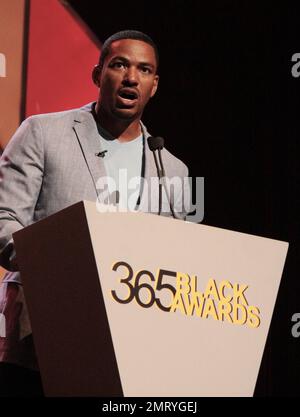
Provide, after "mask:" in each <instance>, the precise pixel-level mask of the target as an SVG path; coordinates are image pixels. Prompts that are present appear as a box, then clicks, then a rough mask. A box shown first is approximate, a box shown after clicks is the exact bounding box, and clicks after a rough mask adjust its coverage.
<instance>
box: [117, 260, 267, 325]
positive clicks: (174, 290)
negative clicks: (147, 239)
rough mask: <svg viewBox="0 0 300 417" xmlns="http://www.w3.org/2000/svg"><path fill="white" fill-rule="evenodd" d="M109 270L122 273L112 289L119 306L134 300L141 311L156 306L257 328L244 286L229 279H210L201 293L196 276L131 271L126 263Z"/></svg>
mask: <svg viewBox="0 0 300 417" xmlns="http://www.w3.org/2000/svg"><path fill="white" fill-rule="evenodd" d="M112 270H113V271H115V272H117V271H118V270H121V275H122V276H121V277H120V278H119V284H121V285H118V289H117V290H115V289H113V290H111V296H112V298H113V300H114V301H116V302H118V303H120V304H128V303H130V302H131V301H135V302H136V303H137V304H138V305H139V306H140V307H143V308H150V307H152V306H156V307H158V308H159V309H160V310H162V311H164V312H169V313H175V312H179V313H181V314H183V315H185V316H197V317H199V318H202V319H208V318H212V319H214V320H216V321H220V322H228V323H230V324H234V325H239V326H243V325H247V326H249V327H251V328H257V327H259V326H260V323H261V318H260V309H259V308H258V307H257V306H255V305H252V304H250V303H249V301H248V295H247V294H246V293H247V290H248V289H249V286H248V285H247V284H240V283H236V282H233V283H232V282H230V281H229V280H222V281H220V282H217V281H216V280H215V279H214V278H209V279H208V281H207V282H206V283H205V285H204V287H203V289H202V290H201V291H200V290H198V284H199V282H198V278H197V276H196V275H189V274H187V273H183V272H178V271H170V270H166V269H161V268H158V270H157V272H156V274H153V273H152V272H151V271H148V270H146V269H143V270H139V271H137V272H134V270H133V268H132V266H131V265H130V264H129V263H127V262H125V261H119V262H115V263H114V264H113V265H112ZM167 280H168V281H167ZM170 281H171V282H172V281H173V282H174V283H175V285H174V284H172V283H170ZM124 295H125V296H124ZM166 298H167V302H166Z"/></svg>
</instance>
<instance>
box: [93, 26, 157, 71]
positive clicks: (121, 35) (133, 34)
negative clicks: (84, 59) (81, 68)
mask: <svg viewBox="0 0 300 417" xmlns="http://www.w3.org/2000/svg"><path fill="white" fill-rule="evenodd" d="M120 39H134V40H138V41H143V42H145V43H148V44H149V45H151V46H152V48H153V49H154V53H155V58H156V70H157V69H158V64H159V55H158V49H157V46H156V44H155V43H154V41H153V40H152V39H151V38H150V36H148V35H146V34H145V33H143V32H140V31H138V30H122V31H121V32H117V33H114V34H113V35H111V36H110V37H109V38H107V39H106V41H105V42H104V43H103V45H102V48H101V54H100V58H99V64H98V65H99V68H100V69H102V67H103V64H104V61H105V58H106V57H107V55H108V54H109V49H110V45H111V44H112V43H113V42H115V41H118V40H120Z"/></svg>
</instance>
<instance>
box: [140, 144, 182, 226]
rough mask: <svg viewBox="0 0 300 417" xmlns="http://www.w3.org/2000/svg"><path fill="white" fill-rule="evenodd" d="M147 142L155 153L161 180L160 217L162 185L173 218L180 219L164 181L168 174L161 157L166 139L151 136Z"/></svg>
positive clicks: (159, 210) (159, 196) (159, 189)
mask: <svg viewBox="0 0 300 417" xmlns="http://www.w3.org/2000/svg"><path fill="white" fill-rule="evenodd" d="M147 141H148V146H149V149H150V151H152V152H153V156H154V161H155V165H156V170H157V175H158V178H159V186H158V207H159V208H158V215H159V216H160V214H161V205H162V184H163V186H164V189H165V192H166V196H167V199H168V203H169V207H170V210H171V213H172V217H173V218H174V219H178V217H177V216H176V215H175V212H174V208H173V203H172V202H171V199H170V196H169V193H168V190H167V187H166V184H165V181H164V177H165V176H166V174H165V169H164V164H163V161H162V157H161V150H162V149H163V147H164V143H165V141H164V138H162V137H160V136H157V137H153V136H149V137H148V139H147ZM155 151H158V158H159V163H158V160H157V156H156V153H155ZM159 164H160V166H159Z"/></svg>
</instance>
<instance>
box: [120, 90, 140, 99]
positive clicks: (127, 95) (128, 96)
mask: <svg viewBox="0 0 300 417" xmlns="http://www.w3.org/2000/svg"><path fill="white" fill-rule="evenodd" d="M119 96H120V97H121V98H124V99H126V100H136V99H137V97H138V96H137V93H135V92H127V91H120V92H119Z"/></svg>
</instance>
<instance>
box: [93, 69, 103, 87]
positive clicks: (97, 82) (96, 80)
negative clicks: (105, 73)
mask: <svg viewBox="0 0 300 417" xmlns="http://www.w3.org/2000/svg"><path fill="white" fill-rule="evenodd" d="M100 75H101V69H100V67H99V65H95V66H94V68H93V72H92V79H93V82H94V84H95V85H96V86H97V87H98V88H100Z"/></svg>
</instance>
